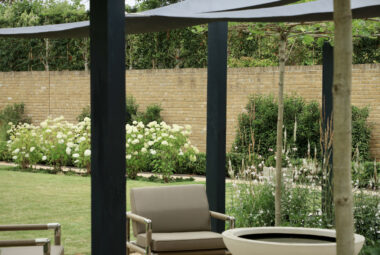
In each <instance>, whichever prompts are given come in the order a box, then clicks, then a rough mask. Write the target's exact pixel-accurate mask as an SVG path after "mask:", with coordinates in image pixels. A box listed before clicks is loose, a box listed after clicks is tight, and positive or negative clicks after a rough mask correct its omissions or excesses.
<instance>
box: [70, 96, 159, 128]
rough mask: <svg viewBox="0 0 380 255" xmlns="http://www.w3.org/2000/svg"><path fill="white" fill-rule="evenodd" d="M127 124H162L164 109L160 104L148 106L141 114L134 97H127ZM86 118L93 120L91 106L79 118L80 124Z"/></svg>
mask: <svg viewBox="0 0 380 255" xmlns="http://www.w3.org/2000/svg"><path fill="white" fill-rule="evenodd" d="M125 109H126V113H125V114H126V115H125V118H126V122H127V124H132V122H133V121H135V120H136V121H142V122H143V123H144V124H148V123H149V122H152V121H156V122H161V121H162V117H161V111H162V108H161V106H159V105H158V104H152V105H148V106H147V108H146V110H145V112H140V111H139V110H138V109H139V105H138V104H137V103H136V100H135V98H134V97H133V96H129V97H127V100H126V104H125ZM85 118H91V109H90V106H86V107H84V108H83V109H82V112H81V113H80V114H79V115H78V116H77V120H78V122H81V121H83V120H84V119H85Z"/></svg>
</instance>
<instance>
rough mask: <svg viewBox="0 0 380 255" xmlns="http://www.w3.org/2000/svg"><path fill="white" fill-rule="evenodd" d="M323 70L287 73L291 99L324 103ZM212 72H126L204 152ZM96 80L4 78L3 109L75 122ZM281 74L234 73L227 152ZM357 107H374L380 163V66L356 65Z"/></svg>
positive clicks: (133, 87) (142, 96)
mask: <svg viewBox="0 0 380 255" xmlns="http://www.w3.org/2000/svg"><path fill="white" fill-rule="evenodd" d="M321 79H322V67H321V66H291V67H287V68H286V73H285V93H287V94H292V93H296V94H298V95H300V96H302V97H303V98H305V99H306V100H318V101H320V100H321V90H322V89H321V82H322V81H321ZM206 82H207V71H206V69H174V70H132V71H127V72H126V83H127V94H132V95H133V96H134V97H135V98H136V101H137V103H138V104H139V105H140V109H144V108H145V107H146V106H147V105H149V104H152V103H158V104H160V105H161V106H162V108H163V109H164V110H163V112H162V115H163V118H164V119H165V121H166V122H168V123H170V124H173V123H176V124H190V125H192V127H193V134H192V137H191V140H192V142H193V144H195V145H196V146H198V148H199V149H200V150H201V151H205V143H206V108H207V105H206ZM89 83H90V77H89V73H87V72H84V71H78V72H77V71H70V72H69V71H62V72H49V73H48V72H7V73H0V108H3V107H4V106H5V105H7V104H11V103H15V102H24V103H25V104H26V111H27V114H28V115H29V116H30V117H31V118H32V120H33V122H34V123H39V122H40V121H42V120H44V119H45V118H47V117H48V116H49V115H50V116H52V117H57V116H60V115H63V116H64V117H65V118H66V119H67V120H69V121H72V122H74V121H75V119H76V116H77V115H78V114H79V113H80V112H81V110H82V109H83V107H85V106H86V105H88V104H89V101H90V92H89ZM277 83H278V68H277V67H265V68H264V67H259V68H230V69H229V70H228V98H227V104H228V109H227V150H229V148H230V147H231V144H232V142H233V139H234V135H235V128H236V124H237V116H238V114H239V113H241V111H242V109H243V108H244V106H245V104H246V103H247V96H248V95H250V94H253V93H256V94H274V95H276V94H277ZM352 90H353V91H352V103H353V104H354V105H357V106H365V105H369V106H370V109H371V110H370V117H369V122H370V124H371V125H372V127H373V132H372V136H373V137H372V141H371V153H372V155H373V156H375V157H376V158H377V159H380V64H368V65H354V66H353V88H352Z"/></svg>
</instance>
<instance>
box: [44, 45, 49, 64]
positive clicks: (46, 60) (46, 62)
mask: <svg viewBox="0 0 380 255" xmlns="http://www.w3.org/2000/svg"><path fill="white" fill-rule="evenodd" d="M44 65H45V71H49V38H46V39H45V61H44Z"/></svg>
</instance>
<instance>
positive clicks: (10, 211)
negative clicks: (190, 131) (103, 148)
mask: <svg viewBox="0 0 380 255" xmlns="http://www.w3.org/2000/svg"><path fill="white" fill-rule="evenodd" d="M187 183H195V182H177V183H173V184H170V185H177V184H187ZM159 185H164V184H161V183H153V182H143V181H128V182H127V190H129V189H130V188H133V187H143V186H159ZM127 192H128V191H127ZM127 197H128V196H127ZM127 208H128V209H129V208H130V205H129V199H128V200H127ZM53 222H59V223H60V224H61V225H62V243H63V245H64V247H65V254H66V255H79V254H90V245H91V235H90V233H91V217H90V177H81V176H69V175H52V174H45V173H28V172H18V171H9V170H7V169H6V167H0V224H17V223H24V224H38V223H53ZM38 237H48V238H51V239H52V238H53V232H52V231H51V232H48V231H31V232H0V240H8V239H25V238H38Z"/></svg>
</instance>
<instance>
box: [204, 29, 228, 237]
mask: <svg viewBox="0 0 380 255" xmlns="http://www.w3.org/2000/svg"><path fill="white" fill-rule="evenodd" d="M227 26H228V23H227V22H215V23H210V24H209V25H208V71H207V145H206V154H207V163H206V187H207V196H208V200H209V204H210V210H212V211H217V212H221V213H224V212H225V210H226V209H225V200H226V198H225V194H226V187H225V178H226V173H225V162H226V105H227V33H228V27H227ZM211 227H212V230H213V231H216V232H220V233H221V232H223V231H224V222H222V221H217V220H214V219H213V220H212V222H211Z"/></svg>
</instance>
